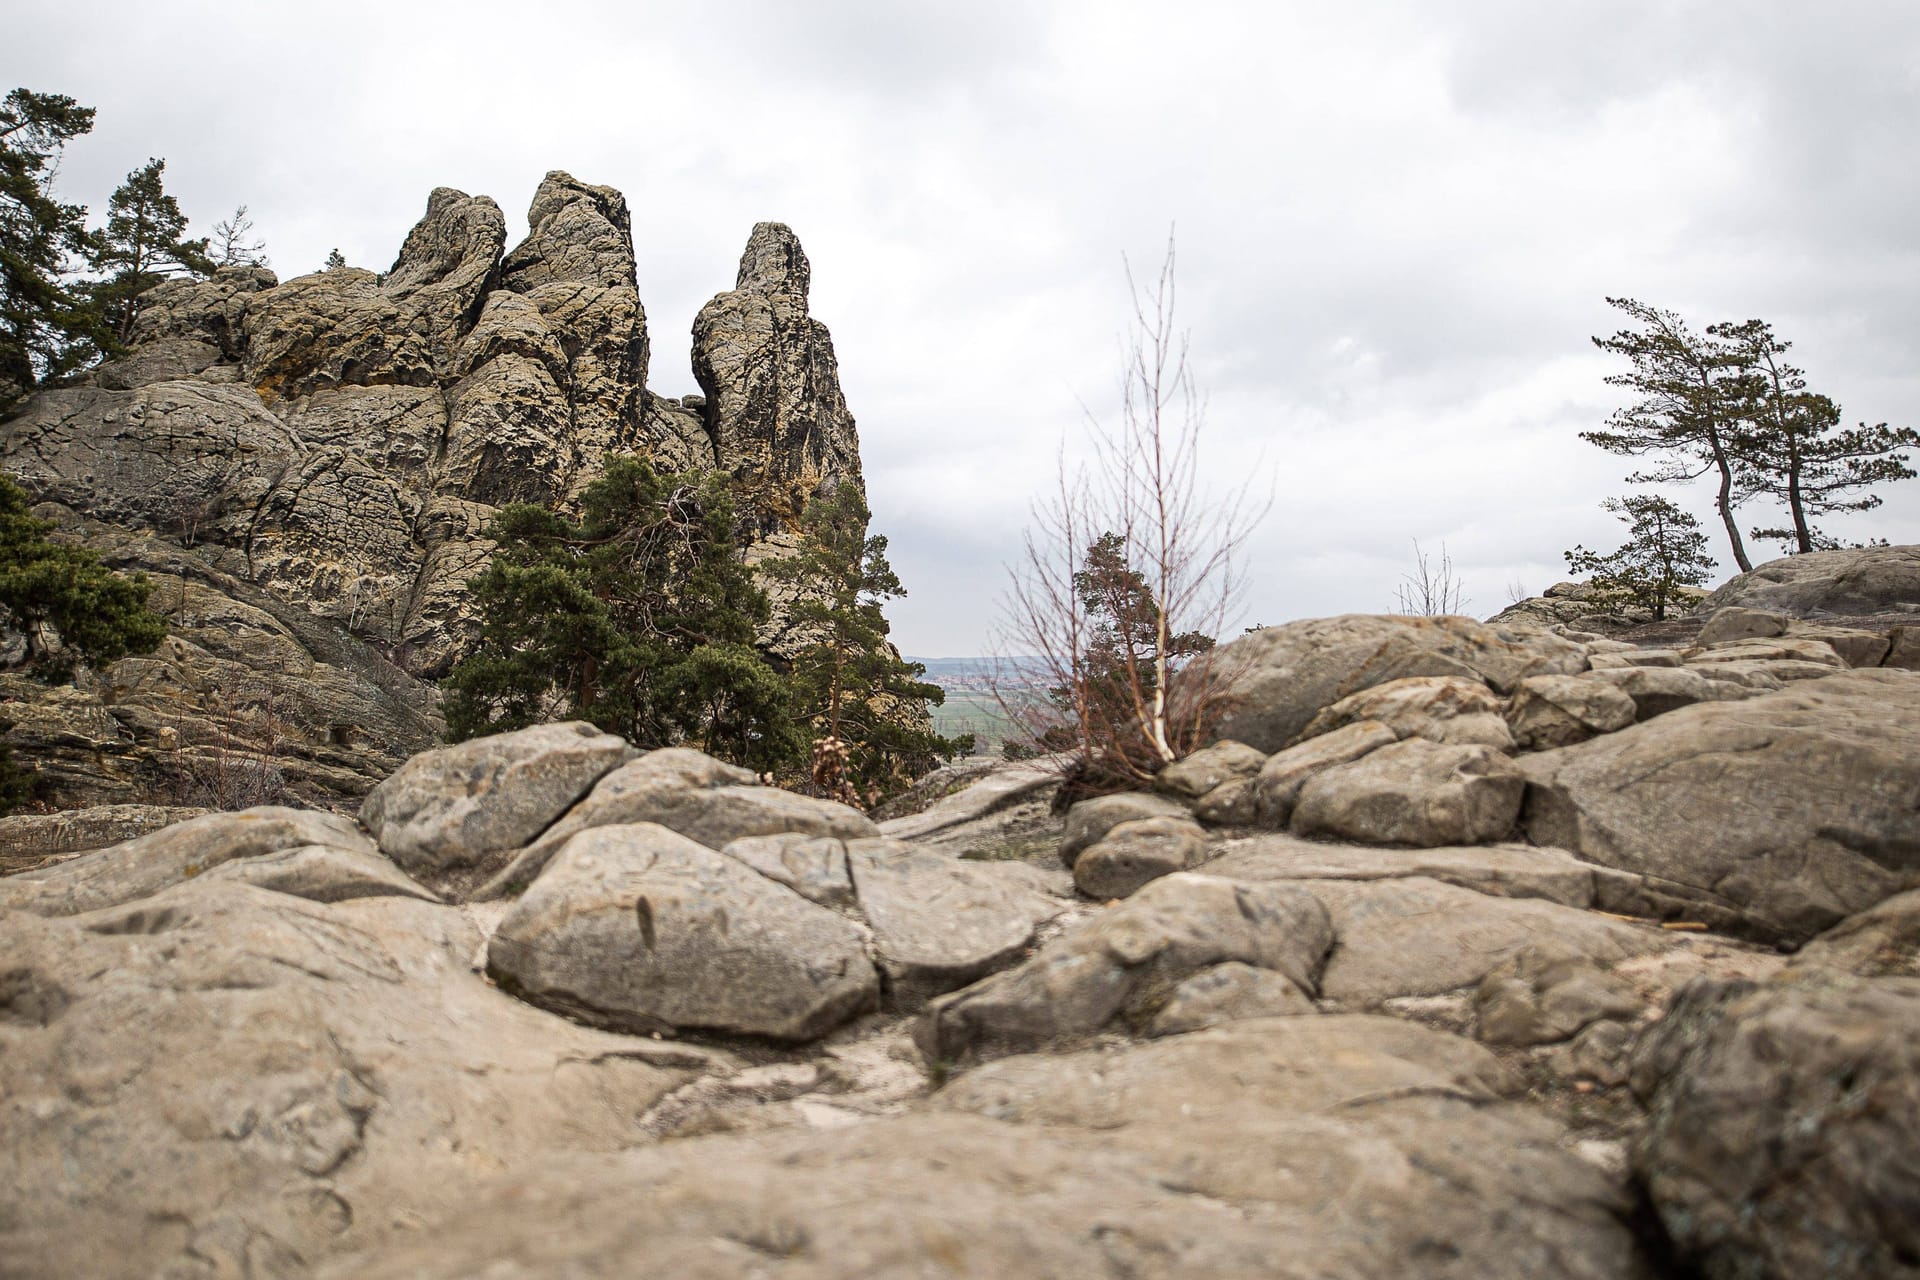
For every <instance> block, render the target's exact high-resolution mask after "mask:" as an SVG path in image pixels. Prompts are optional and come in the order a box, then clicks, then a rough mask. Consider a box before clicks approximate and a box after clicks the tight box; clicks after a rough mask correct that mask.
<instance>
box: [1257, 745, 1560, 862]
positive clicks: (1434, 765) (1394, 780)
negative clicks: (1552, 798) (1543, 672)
mask: <svg viewBox="0 0 1920 1280" xmlns="http://www.w3.org/2000/svg"><path fill="white" fill-rule="evenodd" d="M1525 786H1526V780H1525V776H1524V775H1523V774H1522V773H1521V772H1520V770H1519V769H1518V768H1516V767H1515V766H1514V764H1513V763H1512V762H1511V761H1510V760H1508V759H1507V757H1506V756H1504V755H1502V754H1500V753H1499V752H1498V751H1496V750H1494V749H1493V748H1492V747H1486V746H1443V745H1441V744H1440V743H1437V742H1430V741H1428V740H1427V739H1425V738H1407V739H1404V740H1402V741H1400V742H1396V743H1394V744H1393V745H1391V746H1386V747H1381V748H1380V749H1379V750H1377V751H1372V752H1369V753H1368V754H1366V755H1364V756H1362V757H1360V758H1359V759H1358V760H1354V761H1351V762H1350V763H1347V764H1340V765H1335V766H1333V767H1332V768H1330V769H1327V770H1325V771H1324V772H1321V773H1318V774H1315V775H1314V776H1313V778H1312V779H1311V780H1309V781H1308V782H1307V784H1306V785H1305V786H1303V787H1302V788H1301V789H1300V794H1299V798H1298V800H1297V801H1296V802H1295V804H1294V806H1293V814H1292V817H1291V818H1290V819H1289V820H1288V826H1289V828H1290V829H1291V830H1293V831H1295V832H1298V833H1299V834H1301V835H1324V836H1332V837H1334V838H1336V839H1342V840H1356V841H1360V842H1362V843H1366V844H1410V845H1415V846H1419V847H1423V848H1425V847H1431V846H1434V845H1445V844H1479V843H1481V842H1483V841H1488V840H1500V839H1503V838H1505V837H1506V835H1507V834H1508V833H1509V832H1510V831H1511V830H1512V828H1513V823H1514V819H1515V818H1517V817H1519V815H1520V799H1521V796H1522V794H1523V792H1524V790H1525ZM1543 843H1550V842H1543Z"/></svg>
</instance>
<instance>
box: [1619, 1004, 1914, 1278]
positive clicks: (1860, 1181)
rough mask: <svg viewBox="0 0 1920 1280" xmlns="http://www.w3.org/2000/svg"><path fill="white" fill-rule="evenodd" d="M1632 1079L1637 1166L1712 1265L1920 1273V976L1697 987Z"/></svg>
mask: <svg viewBox="0 0 1920 1280" xmlns="http://www.w3.org/2000/svg"><path fill="white" fill-rule="evenodd" d="M1630 1080H1631V1083H1632V1085H1633V1090H1634V1092H1635V1093H1636V1094H1637V1095H1639V1097H1640V1098H1641V1100H1642V1101H1643V1102H1644V1103H1645V1104H1646V1106H1647V1109H1648V1123H1647V1127H1646V1128H1645V1130H1643V1131H1642V1133H1641V1135H1640V1137H1639V1139H1638V1140H1637V1141H1636V1142H1635V1144H1634V1148H1633V1166H1634V1172H1635V1174H1636V1175H1637V1176H1638V1178H1639V1179H1640V1181H1641V1182H1642V1183H1644V1184H1645V1186H1646V1188H1647V1194H1648V1196H1649V1198H1650V1199H1651V1200H1652V1202H1653V1206H1654V1208H1655V1209H1656V1210H1657V1211H1658V1212H1659V1215H1660V1219H1661V1222H1662V1223H1664V1224H1665V1226H1666V1228H1667V1232H1668V1234H1669V1235H1670V1236H1671V1237H1672V1238H1673V1240H1674V1243H1675V1245H1676V1246H1677V1249H1678V1252H1679V1254H1680V1255H1681V1257H1682V1259H1683V1260H1685V1261H1686V1262H1688V1263H1691V1264H1692V1265H1693V1266H1695V1267H1697V1268H1698V1270H1699V1273H1700V1274H1702V1275H1710V1276H1831V1277H1839V1278H1840V1280H1869V1278H1870V1277H1871V1278H1872V1280H1892V1278H1895V1277H1909V1276H1912V1275H1914V1274H1916V1272H1917V1271H1920V1268H1916V1266H1915V1263H1914V1260H1915V1259H1916V1258H1920V1212H1916V1209H1917V1208H1920V1204H1916V1199H1915V1194H1916V1188H1920V980H1914V979H1904V978H1883V979H1878V980H1873V981H1862V980H1859V979H1855V978H1849V977H1844V976H1841V975H1837V974H1827V975H1821V974H1817V973H1804V972H1803V973H1795V974H1794V975H1793V976H1792V979H1791V980H1776V981H1774V982H1771V983H1766V984H1754V983H1744V982H1733V983H1722V982H1710V981H1702V982H1696V983H1694V984H1693V985H1691V986H1689V987H1687V988H1685V989H1684V990H1683V991H1682V992H1681V993H1680V995H1679V996H1678V998H1676V1000H1675V1001H1674V1003H1673V1005H1672V1006H1671V1007H1670V1008H1669V1009H1668V1010H1667V1016H1666V1017H1665V1018H1664V1019H1663V1020H1662V1021H1661V1022H1660V1023H1659V1024H1658V1026H1657V1027H1656V1029H1655V1030H1654V1032H1653V1033H1652V1034H1650V1035H1648V1036H1647V1037H1646V1038H1645V1039H1644V1040H1642V1041H1641V1043H1640V1046H1639V1047H1638V1049H1637V1050H1636V1051H1635V1053H1634V1055H1633V1062H1632V1068H1631V1075H1630Z"/></svg>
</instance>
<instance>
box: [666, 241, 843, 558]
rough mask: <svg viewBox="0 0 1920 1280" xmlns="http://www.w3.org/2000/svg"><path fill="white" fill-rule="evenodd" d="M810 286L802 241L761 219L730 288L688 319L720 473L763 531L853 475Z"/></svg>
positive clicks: (827, 339) (830, 358)
mask: <svg viewBox="0 0 1920 1280" xmlns="http://www.w3.org/2000/svg"><path fill="white" fill-rule="evenodd" d="M811 282H812V268H811V267H810V266H809V265H808V263H807V255H806V252H805V251H804V250H803V249H801V247H800V241H799V239H798V238H797V237H796V236H795V235H794V234H793V232H792V231H791V230H789V229H788V228H787V227H786V226H784V225H782V224H781V223H778V222H762V223H759V224H758V225H756V226H755V227H754V229H753V235H752V236H751V237H750V238H749V239H748V241H747V248H746V252H745V253H743V254H742V255H741V257H740V276H739V279H738V281H737V282H736V283H735V284H734V287H733V289H732V290H731V291H729V292H727V293H722V294H719V295H718V296H716V297H715V298H714V299H713V300H712V301H711V302H709V303H707V305H706V306H704V307H702V308H701V309H700V314H699V315H698V316H696V317H695V318H694V321H693V372H694V376H695V377H696V378H698V379H699V380H700V389H701V390H702V391H704V392H705V393H706V397H707V404H706V413H707V429H708V431H709V433H710V434H711V435H712V437H713V443H714V450H715V452H716V454H717V457H718V463H719V466H720V468H721V469H722V470H724V471H727V472H729V473H730V474H732V475H733V476H735V477H736V478H737V479H740V480H742V481H744V482H746V483H747V485H748V486H749V490H750V491H755V492H757V493H758V494H759V495H760V499H761V508H760V509H761V514H762V518H763V520H764V521H765V522H766V523H765V525H764V526H763V527H764V529H765V531H766V532H769V533H771V532H773V531H774V530H775V529H776V528H777V527H778V520H779V517H780V516H782V515H788V516H790V515H791V513H792V512H795V511H797V510H798V509H799V508H800V507H801V506H803V505H804V504H805V501H806V499H807V498H809V497H811V496H812V495H813V494H815V493H817V492H820V491H821V490H822V488H823V487H824V486H827V485H830V484H831V483H833V482H834V481H835V480H837V479H838V478H840V477H842V476H850V477H853V478H856V479H857V478H858V476H859V474H860V442H859V437H858V436H857V435H856V434H855V432H854V425H853V415H852V414H850V413H848V412H847V402H846V397H845V396H844V395H842V394H841V391H840V374H839V366H838V364H837V362H836V361H835V359H834V354H833V338H832V336H831V335H829V334H828V332H827V327H826V326H825V325H823V324H821V323H820V322H819V321H818V320H815V319H813V318H812V317H811V316H810V315H808V314H807V290H808V288H809V286H810V284H811Z"/></svg>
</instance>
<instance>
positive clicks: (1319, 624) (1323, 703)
mask: <svg viewBox="0 0 1920 1280" xmlns="http://www.w3.org/2000/svg"><path fill="white" fill-rule="evenodd" d="M1216 661H1217V662H1218V663H1219V664H1220V669H1221V670H1223V671H1225V672H1229V673H1231V675H1232V678H1233V680H1234V684H1233V693H1234V704H1235V705H1234V710H1233V711H1232V712H1231V713H1230V714H1229V715H1228V716H1227V717H1226V718H1225V719H1224V720H1223V721H1222V722H1221V724H1220V726H1219V733H1220V736H1221V737H1223V738H1231V739H1233V740H1235V741H1237V742H1244V743H1247V744H1248V745H1250V746H1253V747H1256V748H1258V749H1259V750H1262V751H1278V750H1280V749H1281V748H1282V747H1285V746H1286V745H1287V744H1288V743H1290V742H1292V741H1293V740H1294V739H1295V738H1296V737H1298V736H1299V734H1300V733H1301V731H1302V730H1304V729H1305V728H1306V727H1307V725H1308V724H1309V723H1310V722H1311V721H1312V720H1313V718H1314V717H1315V716H1316V715H1318V714H1319V713H1320V711H1321V710H1322V709H1323V708H1325V707H1330V706H1332V705H1333V704H1334V703H1336V702H1338V701H1340V700H1341V699H1342V698H1346V697H1350V696H1351V695H1353V694H1356V693H1359V692H1360V691H1361V690H1363V689H1370V688H1372V687H1374V686H1375V685H1380V684H1385V683H1387V682H1388V681H1390V680H1404V679H1407V678H1409V677H1414V676H1457V677H1460V678H1462V679H1465V680H1469V681H1477V682H1479V683H1482V684H1486V685H1489V686H1491V687H1492V688H1493V690H1494V691H1495V692H1496V693H1502V694H1507V693H1512V692H1513V690H1514V689H1515V688H1516V687H1518V685H1519V683H1520V681H1522V680H1523V679H1525V678H1526V677H1528V676H1534V675H1574V674H1577V673H1579V672H1581V671H1584V670H1585V669H1586V665H1587V659H1586V650H1585V649H1583V648H1582V647H1581V646H1580V645H1578V644H1575V643H1574V642H1572V641H1570V640H1564V639H1561V638H1560V637H1558V636H1555V635H1552V634H1550V633H1547V632H1544V631H1539V630H1530V629H1518V628H1513V629H1509V628H1500V627H1493V626H1489V625H1487V624H1485V623H1480V622H1475V621H1473V620H1472V619H1470V618H1456V617H1441V618H1410V617H1400V616H1378V615H1372V614H1347V615H1344V616H1342V617H1337V618H1317V619H1314V620H1312V621H1309V622H1292V623H1288V624H1286V625H1285V626H1279V627H1263V628H1261V629H1260V630H1258V631H1255V632H1252V633H1251V634H1249V635H1245V636H1242V637H1240V638H1239V639H1237V640H1235V641H1233V642H1232V643H1230V644H1226V645H1223V646H1221V649H1220V652H1219V655H1218V657H1217V659H1216Z"/></svg>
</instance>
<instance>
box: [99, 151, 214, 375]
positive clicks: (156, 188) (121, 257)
mask: <svg viewBox="0 0 1920 1280" xmlns="http://www.w3.org/2000/svg"><path fill="white" fill-rule="evenodd" d="M166 169H167V162H166V161H165V160H149V161H147V162H146V163H145V164H144V165H142V166H140V167H139V168H138V169H135V170H134V171H133V172H132V173H130V174H128V175H127V180H126V181H125V182H123V183H121V184H120V186H119V187H118V188H117V189H116V190H115V191H114V193H113V197H112V198H111V199H110V200H109V201H108V202H107V225H106V228H105V229H104V230H103V231H101V232H100V233H99V235H98V236H96V237H95V240H94V247H93V252H92V255H91V256H92V261H93V266H94V269H95V270H96V271H100V272H103V273H104V277H105V278H104V279H101V280H100V281H98V282H96V283H95V284H93V285H92V286H90V291H91V294H92V297H93V302H94V306H95V307H96V308H97V309H98V310H99V312H100V314H101V316H102V317H103V319H104V320H105V322H106V324H107V327H108V328H109V329H110V330H111V331H112V333H113V337H114V340H115V341H116V342H120V343H125V342H127V341H129V340H130V339H131V338H132V337H133V326H134V322H135V321H136V320H138V319H139V318H140V295H141V294H143V293H145V292H146V291H147V290H149V289H151V288H153V287H154V286H155V285H157V284H159V283H161V282H162V281H164V280H166V279H167V277H168V276H169V275H171V274H173V273H175V272H188V273H190V274H194V275H211V274H212V272H213V268H214V263H213V260H212V259H211V258H210V257H208V256H207V240H206V237H204V236H202V237H201V238H200V239H198V240H189V239H187V238H186V233H187V215H186V214H184V213H182V212H180V202H179V201H178V200H175V199H174V198H173V197H172V196H170V195H168V194H167V191H166V183H165V178H166Z"/></svg>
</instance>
